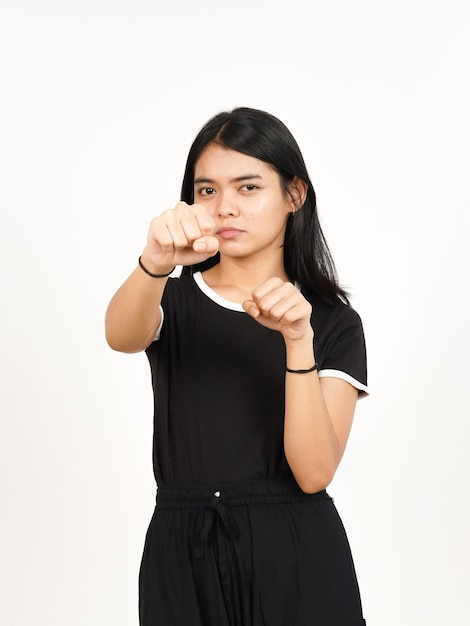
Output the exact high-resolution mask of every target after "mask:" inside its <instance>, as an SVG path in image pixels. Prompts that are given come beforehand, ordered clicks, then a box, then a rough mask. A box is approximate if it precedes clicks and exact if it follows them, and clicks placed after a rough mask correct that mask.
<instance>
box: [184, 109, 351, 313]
mask: <svg viewBox="0 0 470 626" xmlns="http://www.w3.org/2000/svg"><path fill="white" fill-rule="evenodd" d="M210 144H217V145H220V146H223V147H224V148H229V149H231V150H235V151H237V152H241V153H243V154H246V155H248V156H251V157H255V158H256V159H260V160H261V161H264V162H265V163H267V164H269V165H270V166H271V167H272V168H273V169H274V170H275V171H276V172H277V173H278V174H279V176H280V179H281V185H282V187H283V189H284V192H285V193H290V191H289V189H290V188H291V184H292V182H293V181H294V178H295V177H297V178H298V179H300V180H303V181H304V183H305V184H306V185H307V194H306V198H305V202H304V204H303V205H302V206H301V207H300V208H299V209H298V210H297V211H295V213H291V214H290V215H289V216H288V219H287V225H286V233H285V238H284V266H285V270H286V273H287V275H288V276H289V278H290V279H291V280H294V281H296V282H297V283H299V285H300V286H301V287H302V290H303V291H304V292H305V295H306V296H310V297H311V298H315V297H320V298H322V299H324V300H327V301H329V302H334V301H336V300H337V299H340V300H343V301H344V302H346V303H348V298H347V293H346V292H345V291H344V290H343V289H342V288H341V287H340V286H339V283H338V278H337V273H336V268H335V264H334V262H333V258H332V256H331V253H330V251H329V249H328V245H327V243H326V240H325V237H324V235H323V232H322V229H321V226H320V222H319V219H318V213H317V202H316V196H315V190H314V188H313V185H312V182H311V180H310V177H309V175H308V172H307V168H306V166H305V162H304V159H303V156H302V153H301V152H300V148H299V146H298V144H297V142H296V140H295V139H294V137H293V136H292V133H291V132H290V131H289V129H288V128H287V127H286V126H285V124H283V123H282V122H281V121H280V120H279V119H278V118H277V117H275V116H274V115H271V114H270V113H266V112H265V111H260V110H258V109H251V108H248V107H240V108H236V109H233V110H232V111H229V112H223V113H218V114H217V115H215V116H214V117H212V118H211V119H210V120H209V121H208V122H207V123H206V124H205V125H204V126H203V128H202V129H201V130H200V131H199V133H198V135H197V136H196V138H195V140H194V142H193V144H192V146H191V148H190V150H189V154H188V158H187V161H186V168H185V172H184V178H183V184H182V186H181V200H183V201H184V202H187V203H188V204H192V203H193V202H194V171H195V166H196V162H197V160H198V158H199V157H200V156H201V154H202V152H203V151H204V149H205V148H206V147H207V146H208V145H210ZM218 262H219V255H218V254H217V255H216V256H214V257H212V258H211V259H207V260H206V261H205V262H203V263H200V264H198V265H194V266H190V267H185V268H183V271H182V273H183V274H191V273H193V272H195V271H199V270H201V271H202V270H205V269H208V268H209V267H212V266H214V265H215V264H217V263H218Z"/></svg>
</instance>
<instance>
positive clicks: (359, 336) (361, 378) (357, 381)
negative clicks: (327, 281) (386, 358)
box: [313, 303, 369, 395]
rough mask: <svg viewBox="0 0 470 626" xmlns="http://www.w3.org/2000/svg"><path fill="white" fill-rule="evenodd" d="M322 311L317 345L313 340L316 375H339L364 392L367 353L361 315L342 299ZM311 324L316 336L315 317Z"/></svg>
mask: <svg viewBox="0 0 470 626" xmlns="http://www.w3.org/2000/svg"><path fill="white" fill-rule="evenodd" d="M322 313H323V314H322V315H320V316H319V317H320V319H319V322H318V335H319V337H318V346H317V342H315V356H316V359H317V362H318V364H319V372H318V375H319V377H320V378H323V377H328V376H330V377H334V378H341V379H343V380H345V381H346V382H348V383H349V384H351V385H352V386H353V387H355V388H356V389H357V390H358V391H359V393H360V394H361V395H367V394H368V393H369V388H368V385H367V355H366V344H365V338H364V330H363V326H362V321H361V318H360V317H359V315H358V313H357V312H356V311H355V310H354V309H352V308H351V307H350V306H347V305H345V304H343V303H341V304H340V305H338V306H336V307H334V308H332V309H330V310H329V311H327V312H324V311H323V312H322ZM313 324H314V331H315V336H317V330H316V328H315V319H313ZM317 348H318V349H317Z"/></svg>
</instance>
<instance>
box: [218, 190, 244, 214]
mask: <svg viewBox="0 0 470 626" xmlns="http://www.w3.org/2000/svg"><path fill="white" fill-rule="evenodd" d="M238 214H239V210H238V206H237V203H236V201H235V198H234V197H233V195H232V194H230V193H220V195H219V203H218V205H217V216H218V217H220V218H224V217H236V216H237V215H238Z"/></svg>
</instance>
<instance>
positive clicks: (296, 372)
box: [286, 363, 318, 374]
mask: <svg viewBox="0 0 470 626" xmlns="http://www.w3.org/2000/svg"><path fill="white" fill-rule="evenodd" d="M316 369H318V365H317V364H316V363H315V365H314V366H313V367H311V368H310V369H309V370H291V369H289V368H288V367H286V372H290V373H291V374H308V373H309V372H314V371H315V370H316Z"/></svg>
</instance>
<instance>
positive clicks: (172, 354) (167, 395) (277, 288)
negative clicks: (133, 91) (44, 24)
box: [106, 108, 367, 626]
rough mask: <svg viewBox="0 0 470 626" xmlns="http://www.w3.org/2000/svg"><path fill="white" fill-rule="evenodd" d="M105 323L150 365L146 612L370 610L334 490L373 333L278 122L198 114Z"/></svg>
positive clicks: (282, 624) (143, 574) (345, 621)
mask: <svg viewBox="0 0 470 626" xmlns="http://www.w3.org/2000/svg"><path fill="white" fill-rule="evenodd" d="M177 265H178V266H183V269H182V273H181V275H180V277H178V278H169V275H170V274H171V273H172V271H173V269H174V268H175V266H177ZM106 334H107V340H108V343H109V345H110V346H111V347H112V348H114V349H115V350H120V351H123V352H136V351H139V350H145V351H146V353H147V356H148V358H149V361H150V366H151V371H152V380H153V389H154V397H155V415H154V471H155V478H156V481H157V485H158V489H157V505H156V508H155V513H154V515H153V518H152V520H151V523H150V527H149V529H148V532H147V537H146V542H145V548H144V554H143V558H142V565H141V571H140V580H139V590H140V602H139V610H140V623H141V625H142V626H157V625H161V626H185V625H187V626H307V625H308V626H312V625H313V624H317V625H318V626H360V625H361V626H363V625H364V624H365V621H364V619H363V616H362V610H361V601H360V595H359V590H358V585H357V581H356V576H355V571H354V565H353V561H352V558H351V554H350V550H349V546H348V541H347V538H346V535H345V532H344V529H343V526H342V523H341V521H340V518H339V516H338V513H337V511H336V508H335V506H334V505H333V501H332V499H331V498H330V497H329V495H328V494H327V492H326V491H325V489H326V487H327V486H328V485H329V483H330V482H331V480H332V478H333V476H334V474H335V471H336V469H337V467H338V465H339V463H340V460H341V457H342V455H343V452H344V449H345V446H346V442H347V439H348V435H349V431H350V428H351V424H352V420H353V415H354V410H355V406H356V402H357V399H358V395H359V394H360V393H363V392H366V391H367V387H366V385H367V381H366V356H365V345H364V336H363V331H362V325H361V321H360V318H359V316H358V315H357V313H356V312H355V311H354V310H353V309H352V308H351V307H350V305H349V303H348V300H347V296H346V294H345V292H344V291H343V290H342V289H341V287H340V286H339V285H338V282H337V279H336V275H335V269H334V264H333V261H332V259H331V256H330V253H329V251H328V248H327V245H326V242H325V239H324V237H323V234H322V231H321V228H320V225H319V221H318V216H317V209H316V201H315V192H314V189H313V186H312V183H311V181H310V178H309V176H308V172H307V170H306V167H305V164H304V161H303V158H302V155H301V153H300V150H299V148H298V145H297V143H296V142H295V140H294V138H293V137H292V135H291V133H290V132H289V131H288V129H287V128H286V127H285V126H284V124H283V123H282V122H280V121H279V120H278V119H277V118H275V117H273V116H272V115H270V114H268V113H265V112H263V111H259V110H255V109H248V108H238V109H235V110H233V111H231V112H228V113H220V114H218V115H216V116H215V117H213V118H212V119H211V120H209V122H208V123H207V124H206V125H205V126H204V127H203V128H202V130H201V131H200V132H199V134H198V135H197V137H196V139H195V141H194V143H193V145H192V147H191V149H190V152H189V156H188V160H187V164H186V171H185V174H184V180H183V185H182V192H181V201H180V202H179V203H178V204H177V205H176V206H175V208H174V209H171V210H167V211H165V212H163V213H162V214H161V215H159V216H158V217H156V218H155V219H154V220H153V221H152V223H151V225H150V230H149V233H148V238H147V245H146V246H145V248H144V250H143V252H142V255H141V257H140V258H139V265H138V266H137V267H136V269H135V270H134V272H133V273H132V274H131V275H130V277H129V278H128V279H127V280H126V282H125V283H124V284H123V285H122V287H121V288H120V289H119V290H118V292H117V293H116V295H115V296H114V297H113V299H112V300H111V302H110V304H109V307H108V311H107V314H106Z"/></svg>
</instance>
